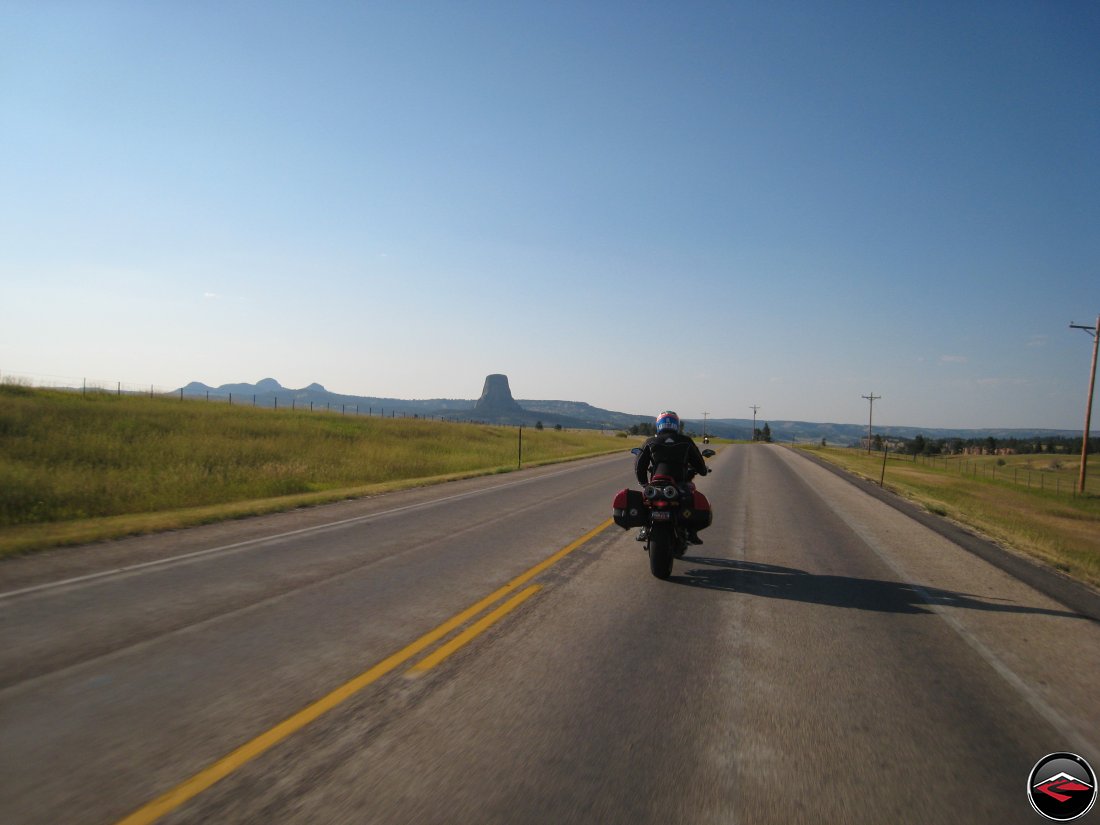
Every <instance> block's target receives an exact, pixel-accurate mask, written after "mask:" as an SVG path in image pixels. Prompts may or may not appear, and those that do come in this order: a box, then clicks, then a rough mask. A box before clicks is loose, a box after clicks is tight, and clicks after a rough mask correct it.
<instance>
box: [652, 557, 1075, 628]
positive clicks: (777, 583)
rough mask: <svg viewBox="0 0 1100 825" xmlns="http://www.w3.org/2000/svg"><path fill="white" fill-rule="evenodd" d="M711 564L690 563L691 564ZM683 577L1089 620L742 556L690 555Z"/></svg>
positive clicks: (889, 605)
mask: <svg viewBox="0 0 1100 825" xmlns="http://www.w3.org/2000/svg"><path fill="white" fill-rule="evenodd" d="M692 564H696V565H705V566H701V567H690V566H689V565H692ZM675 572H676V573H677V574H678V575H673V576H672V578H670V579H669V581H671V582H674V583H676V584H685V585H688V586H690V587H704V588H707V589H708V590H727V591H729V592H731V593H747V594H749V595H752V596H764V597H766V598H769V599H791V600H792V601H799V602H808V603H811V604H823V605H829V606H832V607H848V608H854V609H856V610H874V611H879V612H884V613H931V612H932V611H931V610H929V609H928V606H929V605H930V604H936V605H945V606H950V607H961V608H966V609H969V610H992V611H996V612H1000V613H1035V614H1040V615H1046V616H1063V617H1066V618H1073V619H1086V620H1088V617H1087V616H1082V615H1080V614H1078V613H1073V612H1071V611H1063V610H1048V609H1045V608H1040V607H1024V606H1022V605H1017V604H1009V603H1006V602H997V601H988V600H983V599H981V598H979V597H977V596H974V595H973V594H970V593H955V592H953V591H951V590H940V589H939V588H935V587H925V586H923V585H913V584H904V583H902V582H891V581H877V580H875V579H855V578H852V577H850V576H825V575H818V574H815V573H807V572H806V571H805V570H797V569H795V568H793V567H781V566H779V565H774V564H760V563H758V562H751V561H739V560H736V559H718V558H706V557H703V556H684V557H683V558H682V559H680V562H679V564H677V570H676V571H675Z"/></svg>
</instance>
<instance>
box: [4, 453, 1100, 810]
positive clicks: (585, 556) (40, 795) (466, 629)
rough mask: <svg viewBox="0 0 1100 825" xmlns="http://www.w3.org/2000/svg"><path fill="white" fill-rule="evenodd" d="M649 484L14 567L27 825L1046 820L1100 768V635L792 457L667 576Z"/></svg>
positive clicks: (518, 484)
mask: <svg viewBox="0 0 1100 825" xmlns="http://www.w3.org/2000/svg"><path fill="white" fill-rule="evenodd" d="M630 464H631V456H630V455H629V454H627V453H625V452H624V453H623V455H622V456H621V457H619V456H617V457H612V458H608V459H596V460H590V461H584V462H577V463H573V464H567V465H560V466H557V467H550V468H541V469H536V470H525V471H523V472H520V473H514V474H508V475H504V476H497V477H493V478H489V479H478V480H470V481H465V482H458V483H454V484H448V485H445V486H442V487H435V488H426V489H422V490H414V491H408V492H405V493H398V494H392V495H387V496H382V497H379V498H376V499H371V500H366V501H359V502H346V503H343V504H339V505H333V506H329V507H323V508H315V509H311V510H303V511H299V512H296V513H290V514H285V515H281V516H270V517H265V518H261V519H253V520H248V521H242V522H235V523H231V524H224V525H216V526H210V527H204V528H199V529H196V530H189V531H180V532H177V533H172V534H168V535H164V536H156V537H149V538H141V539H133V540H127V541H121V542H114V543H110V544H104V545H98V546H95V547H88V548H77V549H73V550H67V551H64V552H57V553H51V554H47V555H43V556H40V557H35V558H28V559H20V560H14V561H9V562H6V563H4V564H0V822H3V823H117V822H123V821H126V822H128V823H136V822H149V821H159V822H164V823H185V822H186V823H213V822H217V823H236V822H241V823H243V822H248V823H252V822H265V823H322V822H323V823H405V822H416V823H519V822H524V823H526V822H535V823H541V822H545V823H562V822H584V823H588V822H592V823H668V822H677V823H681V822H682V823H772V822H774V823H790V822H815V823H817V822H826V823H832V822H835V823H851V822H875V823H881V822H885V821H893V822H921V823H937V822H944V823H947V822H951V823H959V822H975V823H978V822H981V823H987V822H997V823H1010V822H1020V823H1035V822H1041V821H1043V820H1041V819H1040V817H1039V816H1038V814H1036V813H1035V812H1034V811H1032V809H1031V807H1030V805H1029V804H1028V802H1027V798H1026V794H1025V786H1026V784H1027V779H1028V774H1029V772H1030V771H1031V768H1032V766H1033V765H1034V764H1035V762H1036V761H1037V760H1039V759H1040V758H1041V757H1043V756H1045V755H1046V754H1049V753H1052V752H1055V751H1063V750H1068V751H1074V752H1077V753H1080V754H1081V755H1082V756H1085V757H1086V758H1087V759H1089V760H1090V761H1091V762H1092V765H1093V767H1094V768H1100V751H1098V750H1097V745H1098V743H1100V703H1098V702H1097V695H1098V690H1100V627H1098V626H1097V623H1096V622H1094V621H1092V620H1089V619H1086V618H1083V617H1081V616H1079V615H1078V614H1076V613H1074V612H1073V611H1072V610H1070V609H1068V608H1066V607H1065V606H1063V605H1061V604H1059V603H1057V602H1054V601H1052V600H1051V599H1049V598H1047V597H1046V596H1043V595H1041V594H1040V593H1038V592H1037V591H1035V590H1033V589H1031V588H1030V587H1028V586H1026V585H1025V584H1023V583H1021V582H1020V581H1018V580H1016V579H1014V578H1012V577H1010V576H1009V575H1007V574H1006V573H1004V572H1002V571H1001V570H1000V569H998V568H996V567H993V566H992V565H990V564H988V563H987V562H985V561H983V560H981V559H980V558H978V557H977V556H975V555H973V554H971V553H969V552H966V551H965V550H962V549H961V548H959V547H957V546H956V545H953V544H951V543H950V542H949V541H947V540H946V539H944V538H942V537H941V536H940V535H938V534H937V533H936V532H934V531H932V530H930V529H928V528H927V527H924V526H921V525H919V524H917V523H916V522H914V521H912V520H911V519H909V518H908V517H907V516H905V515H904V514H903V513H901V512H898V511H897V510H895V509H893V508H891V507H889V506H887V505H886V504H883V503H882V502H879V501H877V500H875V499H873V498H871V497H869V496H867V495H866V494H865V493H863V492H862V491H860V490H859V489H857V488H856V487H854V486H853V485H851V484H849V483H848V482H847V481H845V480H844V479H842V478H839V477H837V476H836V475H834V474H832V473H830V472H828V471H827V470H824V469H822V468H821V467H818V466H816V465H815V464H813V463H812V462H810V461H808V460H806V459H804V458H802V457H800V456H798V455H797V454H794V453H792V452H791V451H789V450H786V449H784V448H780V447H774V446H766V445H751V446H750V445H741V446H734V447H728V448H726V449H724V450H723V451H722V452H721V453H720V454H719V455H718V456H717V457H715V458H714V459H712V460H711V466H712V468H713V470H714V472H713V473H712V474H711V475H710V476H708V477H707V478H704V479H701V480H700V481H699V486H700V489H702V490H703V491H704V492H706V494H707V495H708V496H709V497H710V499H711V501H712V502H713V504H714V506H715V510H716V517H715V523H714V526H713V527H712V528H711V529H709V530H707V531H706V532H705V533H704V534H703V536H704V538H705V539H706V543H705V544H704V545H703V546H701V547H698V548H695V549H694V550H692V551H690V552H689V556H688V557H687V558H685V559H683V560H680V561H677V562H676V565H675V568H674V571H673V578H672V580H671V581H668V582H661V581H658V580H657V579H654V578H653V577H652V576H650V574H649V571H648V565H647V562H646V558H645V555H644V553H643V551H642V545H641V544H639V543H637V542H635V541H634V540H633V536H632V535H631V534H628V533H624V532H623V531H621V530H619V528H617V527H615V526H614V525H611V526H606V522H607V519H608V517H609V515H610V501H611V498H612V496H613V494H614V492H615V491H616V490H617V489H619V488H621V487H623V486H627V485H629V484H631V467H630ZM1098 817H1100V814H1098V813H1097V812H1096V810H1094V811H1093V813H1091V814H1089V815H1088V816H1087V817H1086V818H1085V820H1083V821H1085V822H1087V821H1089V820H1090V819H1096V818H1098Z"/></svg>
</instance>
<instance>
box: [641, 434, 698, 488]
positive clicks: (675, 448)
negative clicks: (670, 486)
mask: <svg viewBox="0 0 1100 825" xmlns="http://www.w3.org/2000/svg"><path fill="white" fill-rule="evenodd" d="M689 467H691V468H692V469H694V470H695V472H697V473H698V474H699V475H701V476H705V475H706V474H707V463H706V461H704V460H703V454H702V453H700V452H699V448H698V447H696V446H695V442H694V441H692V440H691V438H690V437H689V436H686V435H683V434H681V433H658V434H657V435H655V436H653V437H652V438H650V439H649V440H648V441H646V443H645V445H644V446H643V447H642V451H641V452H640V453H638V458H637V459H635V461H634V475H636V476H637V477H638V483H639V484H648V483H649V479H650V477H651V475H661V476H668V477H669V478H672V479H674V480H676V481H686V480H687V471H688V468H689Z"/></svg>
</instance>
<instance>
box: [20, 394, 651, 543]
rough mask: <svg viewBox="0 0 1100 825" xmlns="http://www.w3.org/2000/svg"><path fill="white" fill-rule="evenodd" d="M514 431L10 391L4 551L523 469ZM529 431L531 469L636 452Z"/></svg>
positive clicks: (526, 460)
mask: <svg viewBox="0 0 1100 825" xmlns="http://www.w3.org/2000/svg"><path fill="white" fill-rule="evenodd" d="M518 436H519V434H518V431H517V429H516V428H515V427H493V426H482V425H474V424H457V423H445V422H438V421H426V420H422V419H383V418H368V417H360V416H346V417H345V416H342V415H339V414H335V413H327V412H326V413H319V412H317V413H311V412H292V411H289V410H286V411H284V410H280V411H275V410H264V409H254V408H251V407H231V406H229V405H225V404H207V403H203V402H200V401H180V400H178V399H168V398H148V397H134V396H116V395H113V394H108V393H92V394H89V395H87V396H81V395H79V394H77V393H71V392H59V391H49V390H37V389H29V388H25V387H18V386H0V556H2V555H6V554H11V553H18V552H25V551H28V550H33V549H38V548H42V547H48V546H53V545H57V544H66V543H75V542H82V541H90V540H96V539H102V538H109V537H116V536H120V535H127V534H133V533H141V532H150V531H154V530H162V529H173V528H176V527H182V526H187V525H191V524H198V523H204V522H210V521H215V520H220V519H224V518H233V517H241V516H245V515H254V514H258V513H263V512H272V511H275V510H281V509H290V508H293V507H297V506H303V505H307V504H316V503H322V502H327V501H334V500H339V499H341V498H349V497H354V496H362V495H369V494H372V493H377V492H383V491H385V490H391V489H396V488H399V487H402V486H406V487H407V486H414V485H417V484H422V483H426V481H428V480H431V481H442V480H448V479H454V478H460V477H467V476H472V475H479V474H487V473H494V472H506V471H508V470H513V469H516V467H517V461H518V449H519V437H518ZM635 440H637V439H631V440H624V439H622V438H615V437H613V436H612V435H610V434H607V433H600V432H596V431H555V430H551V429H546V430H541V431H540V430H535V429H531V428H524V430H523V464H524V466H533V465H537V464H545V463H550V462H554V461H562V460H568V459H572V458H579V457H583V456H588V455H598V454H601V453H609V452H615V451H619V450H622V451H624V452H625V451H626V450H628V449H629V447H630V446H632V445H633V443H634V441H635Z"/></svg>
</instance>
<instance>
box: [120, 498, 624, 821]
mask: <svg viewBox="0 0 1100 825" xmlns="http://www.w3.org/2000/svg"><path fill="white" fill-rule="evenodd" d="M610 525H611V519H608V520H607V521H605V522H604V523H603V524H601V525H599V526H598V527H596V528H595V529H593V530H590V531H588V532H587V533H585V534H584V535H583V536H581V537H580V538H579V539H577V540H576V541H574V542H573V543H572V544H569V545H568V546H566V547H563V548H562V549H561V550H559V551H558V552H556V553H554V554H553V555H552V556H550V557H549V558H546V559H544V560H543V561H541V562H539V563H538V564H536V565H535V566H534V567H532V568H531V569H530V570H527V571H526V572H525V573H522V574H521V575H519V576H517V577H516V578H514V579H512V580H511V581H510V582H508V584H506V585H504V586H503V587H501V588H500V589H498V590H496V591H495V592H493V593H491V594H489V595H488V596H486V597H485V598H484V599H482V600H481V601H479V602H478V603H477V604H474V605H471V606H470V607H468V608H466V609H465V610H463V611H462V612H461V613H457V614H455V615H454V616H452V617H451V618H450V619H448V620H447V621H445V622H443V624H441V625H439V627H437V628H435V629H434V630H431V631H429V632H427V633H425V634H424V635H423V636H421V637H420V638H419V639H417V640H416V641H415V642H413V643H412V644H410V645H408V646H406V647H404V648H402V649H401V650H399V651H397V652H396V653H394V654H392V655H391V656H388V657H386V658H385V659H383V660H382V661H381V662H379V663H378V664H376V665H375V666H374V667H372V668H371V669H370V670H367V671H365V672H363V673H361V674H359V675H358V676H356V677H355V678H354V679H352V680H351V681H349V682H346V683H345V684H343V685H341V686H340V687H338V688H336V690H334V691H332V693H330V694H328V695H327V696H325V697H323V698H321V699H318V700H317V701H316V702H314V703H312V704H310V705H307V706H306V707H304V708H302V709H301V710H300V711H298V712H297V713H295V714H294V715H293V716H291V717H289V718H288V719H284V720H283V721H282V722H280V723H279V724H277V725H276V726H275V727H273V728H271V729H270V730H268V731H266V732H265V733H262V734H260V735H259V736H257V737H256V738H255V739H253V740H251V741H250V742H246V743H245V744H243V745H241V746H240V747H239V748H237V749H236V750H235V751H233V752H232V753H229V754H227V755H226V756H223V757H222V758H221V759H219V760H218V761H217V762H215V763H214V764H212V765H210V766H209V767H207V768H205V769H204V770H202V771H200V772H199V773H197V774H195V775H194V776H192V777H191V778H190V779H188V780H186V781H185V782H183V783H182V784H180V785H178V786H176V787H175V788H173V789H172V790H170V791H168V793H166V794H164V795H162V796H159V797H157V798H156V799H154V800H153V801H152V802H149V803H148V804H146V805H144V806H142V807H141V808H139V809H138V810H136V811H134V812H133V813H132V814H130V815H129V816H127V817H126V818H125V819H122V820H120V821H119V823H118V825H147V823H151V822H155V821H156V820H158V819H160V818H161V817H162V816H164V815H166V814H168V813H170V812H172V811H174V810H175V809H176V808H178V807H180V806H181V805H183V804H184V803H186V802H188V801H189V800H191V799H193V798H194V797H196V796H198V795H199V794H200V793H202V792H203V791H205V790H206V789H207V788H209V787H210V786H211V785H214V784H215V783H216V782H220V781H221V780H222V779H224V778H225V777H227V776H229V775H230V774H231V773H233V772H234V771H236V770H237V769H238V768H240V767H241V766H243V765H245V764H246V763H248V762H251V761H252V760H253V759H255V758H256V757H258V756H259V755H260V754H262V753H264V752H265V751H267V750H269V749H271V748H273V747H275V745H277V744H279V743H280V742H282V741H283V740H284V739H286V738H287V737H289V736H290V735H291V734H293V733H296V732H297V731H299V730H301V729H302V728H304V727H305V726H306V725H308V724H310V723H311V722H313V721H314V720H316V719H317V718H319V717H320V716H322V715H323V714H325V713H328V712H329V711H330V710H332V709H333V708H335V707H336V706H337V705H340V704H341V703H343V702H345V701H347V700H348V699H350V698H351V697H352V696H354V695H355V694H356V693H358V692H359V691H361V690H363V689H364V688H366V687H367V686H369V685H372V684H374V683H375V682H377V681H378V680H379V679H381V678H382V677H383V676H385V675H386V674H388V673H391V672H392V671H394V670H396V669H397V668H399V667H400V666H401V665H403V664H405V662H408V661H409V660H410V659H413V658H415V657H416V656H417V655H418V654H420V653H422V652H423V651H425V650H427V649H428V648H430V647H431V646H432V645H434V644H435V643H436V642H438V641H439V640H440V639H443V638H444V637H446V636H448V635H449V634H451V633H452V632H454V631H455V630H457V629H458V628H460V627H462V626H463V625H465V624H466V623H467V622H469V621H470V620H471V619H473V618H474V617H475V616H477V615H478V614H479V613H481V612H482V611H484V610H485V609H487V608H488V607H490V606H492V605H493V604H496V602H498V601H499V600H500V599H502V598H504V597H505V596H507V595H508V594H509V593H512V592H513V591H515V590H518V589H519V588H520V587H523V585H525V584H527V582H529V581H531V579H533V578H534V577H535V576H537V575H538V574H539V573H542V572H543V571H544V570H546V569H547V568H548V567H550V566H552V565H554V564H557V563H558V562H559V561H561V560H562V559H563V558H565V557H566V556H568V555H569V554H570V553H572V552H573V551H574V550H576V549H577V548H578V547H580V546H581V545H583V544H585V543H586V542H588V541H590V540H591V539H593V538H595V537H596V536H597V535H599V534H600V533H602V532H603V531H604V530H606V529H607V528H608V527H609V526H610ZM541 587H542V586H541V585H537V584H534V585H531V586H530V587H527V588H525V589H524V590H521V591H520V592H519V593H516V594H515V595H514V596H512V597H511V598H510V599H508V600H507V601H506V602H504V603H503V604H501V605H500V606H499V607H497V608H496V609H495V610H493V611H492V612H490V613H488V614H486V615H485V616H483V617H482V618H481V619H479V620H478V621H476V622H475V623H474V624H472V625H470V626H469V627H468V628H466V629H465V630H464V631H462V632H461V633H459V634H458V635H456V636H455V637H454V638H452V639H451V640H450V641H448V642H447V643H446V644H444V645H442V646H440V647H439V648H438V649H436V650H435V651H433V652H432V653H430V654H429V655H427V656H426V657H424V658H423V659H421V660H420V661H419V662H417V663H416V664H415V665H413V666H412V667H411V668H410V669H409V673H414V674H415V673H423V672H425V671H427V670H430V669H431V668H433V667H435V666H436V665H438V664H439V663H440V662H442V661H443V660H444V659H446V658H447V657H448V656H450V655H451V654H453V653H455V652H456V651H457V650H459V649H460V648H462V647H463V646H465V645H467V644H469V643H470V642H471V641H473V640H474V639H475V638H477V637H478V636H479V635H480V634H482V633H484V632H485V631H486V630H488V629H489V628H490V627H492V626H493V625H494V624H495V623H496V622H498V621H499V620H500V619H502V618H504V617H505V616H507V615H508V614H509V613H511V612H512V611H513V610H515V609H516V608H517V607H519V606H520V605H521V604H523V603H524V602H525V601H527V599H529V598H531V596H533V595H535V593H537V592H538V591H539V590H540V589H541Z"/></svg>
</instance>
